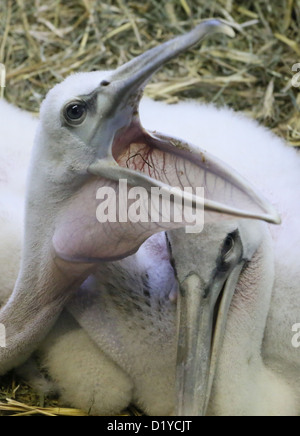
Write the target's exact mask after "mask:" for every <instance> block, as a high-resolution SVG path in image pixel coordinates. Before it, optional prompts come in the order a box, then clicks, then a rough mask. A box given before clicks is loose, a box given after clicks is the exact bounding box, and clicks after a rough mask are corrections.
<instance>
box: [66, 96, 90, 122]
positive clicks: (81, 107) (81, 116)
mask: <svg viewBox="0 0 300 436" xmlns="http://www.w3.org/2000/svg"><path fill="white" fill-rule="evenodd" d="M86 115H87V106H86V103H84V102H73V103H69V104H68V105H67V106H66V107H65V110H64V117H65V120H66V121H67V123H68V124H71V125H79V124H81V123H83V121H84V120H85V117H86Z"/></svg>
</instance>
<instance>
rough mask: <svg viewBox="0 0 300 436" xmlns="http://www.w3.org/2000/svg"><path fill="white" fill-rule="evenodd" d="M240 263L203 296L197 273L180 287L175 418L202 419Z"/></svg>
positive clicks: (240, 268) (238, 274) (213, 284)
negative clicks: (200, 417) (196, 417)
mask: <svg viewBox="0 0 300 436" xmlns="http://www.w3.org/2000/svg"><path fill="white" fill-rule="evenodd" d="M242 268H243V263H241V264H239V265H237V266H236V267H235V269H234V270H233V271H232V273H231V274H230V276H229V278H228V279H227V281H226V283H225V284H223V286H222V284H221V283H212V284H211V286H210V288H209V289H207V290H206V292H205V293H203V288H202V283H201V280H200V278H199V276H198V275H197V274H191V275H190V276H189V277H187V278H186V279H185V281H184V282H183V283H182V284H181V286H180V295H179V301H178V349H177V374H176V376H177V377H176V380H177V395H178V397H177V400H178V403H177V413H176V414H177V415H178V416H205V415H206V412H207V407H208V404H209V400H210V397H211V391H212V385H213V381H214V377H215V372H216V365H217V361H218V358H219V354H220V351H221V347H222V343H223V338H224V332H225V327H226V320H227V315H228V310H229V307H230V304H231V300H232V297H233V294H234V290H235V288H236V285H237V282H238V279H239V276H240V273H241V271H242Z"/></svg>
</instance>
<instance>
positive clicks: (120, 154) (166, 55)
mask: <svg viewBox="0 0 300 436" xmlns="http://www.w3.org/2000/svg"><path fill="white" fill-rule="evenodd" d="M217 32H221V33H225V34H227V35H229V36H233V35H234V32H233V30H232V29H231V27H229V26H228V25H227V24H225V23H223V22H221V21H219V20H207V21H204V22H202V23H201V24H200V25H199V26H197V27H196V28H195V29H194V30H192V31H191V32H189V33H187V34H186V35H183V36H179V37H177V38H175V39H174V40H172V41H169V42H166V43H164V44H162V45H160V46H159V47H157V48H154V49H152V50H150V51H148V52H146V53H144V54H143V55H141V56H139V57H138V58H136V59H134V60H132V61H131V62H129V63H127V64H125V65H124V66H122V67H120V68H119V69H117V70H116V71H115V72H113V73H112V74H111V76H110V77H108V78H107V80H105V81H104V82H102V83H101V84H100V85H99V87H98V88H97V89H96V90H95V91H94V93H93V101H96V102H97V104H96V107H98V109H99V112H100V113H101V114H100V113H99V114H98V113H97V114H96V119H97V120H98V121H97V122H95V123H94V124H93V126H92V127H91V126H89V124H86V126H85V127H83V128H82V129H81V128H78V129H77V134H78V135H79V136H80V137H81V139H82V140H85V142H86V143H88V144H89V146H91V147H93V148H94V149H95V150H96V157H95V160H94V162H92V163H91V164H90V165H89V167H88V173H89V174H90V175H91V176H92V177H91V178H90V180H89V182H88V183H86V184H85V185H84V186H83V188H82V189H81V190H80V191H79V192H78V193H77V194H76V198H73V199H71V201H70V202H69V205H68V208H65V209H64V211H63V213H62V216H61V217H60V218H59V219H58V221H57V226H56V233H55V235H54V238H53V245H54V248H55V251H56V253H57V254H58V255H59V256H60V257H61V258H63V259H64V260H67V261H77V262H85V261H87V262H95V261H97V260H99V259H100V260H115V259H119V258H121V257H124V256H126V255H130V254H133V253H134V252H136V250H137V249H138V248H139V246H140V245H141V244H142V243H143V242H144V241H145V240H146V239H147V238H148V237H150V236H151V235H153V234H154V233H157V232H161V231H165V230H169V229H173V228H179V227H183V226H185V225H191V222H190V221H187V220H185V216H182V219H181V220H180V219H179V220H178V221H176V222H174V220H173V219H169V221H168V220H165V219H161V220H158V221H157V220H154V219H152V217H151V219H149V220H148V221H147V220H145V219H144V220H141V222H135V223H134V224H135V225H134V226H133V225H132V220H130V219H129V218H128V219H127V222H126V218H125V219H124V217H123V216H121V212H120V210H117V213H116V214H115V220H110V222H109V223H101V225H99V223H97V221H96V219H95V210H96V209H97V207H98V206H99V201H98V202H97V200H96V193H97V192H99V189H100V191H101V189H102V188H107V187H109V188H112V189H113V190H114V192H116V196H117V197H114V198H113V200H112V201H114V202H115V203H116V200H117V202H119V200H120V198H122V197H124V196H126V195H127V192H126V193H125V194H124V192H122V193H121V192H120V185H119V184H118V183H119V181H120V180H126V181H127V183H128V190H129V189H130V187H138V188H139V189H140V190H141V189H142V190H143V191H144V192H145V193H146V194H147V195H146V196H145V198H146V200H145V199H144V203H145V202H147V201H148V198H150V196H149V195H148V194H151V193H153V189H159V193H160V195H161V196H165V197H168V195H169V202H170V204H172V205H174V204H175V203H177V204H183V203H184V202H185V204H188V205H190V210H191V211H195V210H198V211H200V210H202V211H203V209H204V210H205V212H206V215H205V221H206V222H207V221H211V220H212V221H214V220H218V219H220V216H221V214H226V215H227V216H228V215H231V216H239V217H245V218H253V219H260V220H265V221H267V222H270V223H280V217H279V216H278V214H277V212H276V211H275V209H274V208H273V206H272V205H271V204H270V203H269V202H268V201H267V200H266V199H264V198H263V197H262V196H261V195H260V194H259V193H258V192H257V191H256V189H255V188H253V187H252V186H251V185H250V184H249V182H247V181H246V180H245V179H244V178H243V177H242V176H240V175H239V174H237V173H236V172H235V171H234V170H233V169H232V168H230V167H229V166H227V165H226V164H225V163H223V162H221V161H220V160H218V159H217V158H215V157H214V156H212V155H210V154H209V153H207V152H205V151H204V150H201V149H199V148H196V147H194V146H192V145H191V144H188V143H186V142H184V141H182V140H180V139H177V138H171V137H167V136H165V135H162V134H159V133H156V132H155V133H154V132H152V133H151V132H148V131H146V130H145V129H144V128H143V127H142V126H141V123H140V119H139V113H138V107H139V103H140V99H141V96H142V93H143V89H144V87H145V86H146V84H147V82H148V81H149V80H150V78H151V76H152V74H153V73H154V72H155V71H157V70H158V69H159V68H160V67H161V66H162V65H164V64H165V63H166V62H168V61H169V60H170V59H173V58H174V57H176V56H178V54H180V53H181V52H183V51H184V50H187V49H188V48H189V47H192V46H193V45H194V44H196V43H197V42H198V41H200V40H201V39H203V38H204V37H205V36H207V35H210V34H213V33H217ZM100 109H101V110H100ZM87 126H89V128H87ZM183 136H184V132H183ZM198 188H204V195H200V194H199V193H198V192H199V191H197V189H198ZM101 192H102V191H101ZM201 192H203V191H201ZM139 193H140V191H139ZM170 194H172V195H170ZM100 197H101V195H100ZM149 201H151V200H149ZM119 203H120V202H119ZM83 205H84V207H83ZM110 206H111V208H113V206H112V205H110V204H107V208H108V209H109V207H110ZM127 206H128V208H129V204H128V205H127ZM125 208H126V206H125ZM146 211H149V204H147V208H146ZM146 215H147V214H146ZM158 215H159V217H160V218H161V216H162V213H161V210H160V211H159V213H158ZM190 215H191V214H190ZM74 216H76V217H78V219H77V220H76V222H75V221H74V220H73V219H72V217H74ZM112 221H114V222H112ZM120 223H121V225H120ZM194 224H195V223H194ZM74 234H76V235H78V237H76V238H74V237H71V235H74ZM96 240H97V241H101V247H100V245H98V246H95V244H93V246H91V242H90V241H96Z"/></svg>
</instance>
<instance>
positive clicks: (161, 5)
mask: <svg viewBox="0 0 300 436" xmlns="http://www.w3.org/2000/svg"><path fill="white" fill-rule="evenodd" d="M209 17H221V18H223V19H225V20H227V21H228V22H230V23H231V24H232V25H233V27H234V28H235V29H236V33H237V36H236V38H235V39H233V40H229V39H227V38H225V37H222V36H215V37H214V38H211V39H210V40H206V41H205V42H204V43H203V44H202V46H201V47H199V45H198V46H197V47H196V48H194V49H193V50H190V51H189V52H186V53H185V54H183V55H182V56H181V57H179V58H178V59H176V60H174V61H173V62H170V63H169V64H168V65H166V66H165V67H164V68H163V69H162V70H161V71H159V72H158V73H157V74H156V75H155V76H154V78H153V80H152V82H151V84H150V85H149V86H148V87H147V89H146V94H147V95H148V96H150V97H152V98H154V99H159V100H163V101H167V102H169V103H176V102H177V101H179V100H183V99H191V98H192V99H197V100H199V101H202V102H207V103H208V102H212V103H214V104H216V105H225V104H227V105H229V106H230V107H232V108H234V109H235V110H239V111H243V112H244V113H246V114H247V115H249V116H251V117H253V118H255V119H257V120H258V121H259V122H260V123H262V124H264V125H266V126H268V127H269V128H271V129H272V130H273V131H274V132H275V133H277V134H279V135H280V136H282V137H283V138H285V139H286V140H288V141H289V143H290V144H291V145H292V146H300V116H299V107H300V93H299V90H300V74H299V75H297V72H298V71H300V32H299V29H300V0H276V1H274V0H273V1H271V0H243V1H237V0H167V1H161V0H144V1H142V2H141V1H139V0H132V1H130V0H129V1H127V0H107V1H100V0H73V1H62V0H47V1H44V2H43V1H42V0H1V1H0V63H3V64H5V66H6V69H7V83H6V90H5V97H6V98H7V100H8V101H10V102H11V103H13V104H15V105H17V106H19V107H21V108H23V109H26V110H28V111H30V112H33V113H34V114H38V111H39V106H40V103H41V102H42V100H43V99H44V97H45V95H46V93H47V91H48V90H49V89H50V88H51V87H52V86H53V85H55V84H56V83H58V82H60V81H61V80H63V79H64V78H65V77H66V76H68V75H69V74H71V73H74V72H77V71H93V70H98V69H113V68H116V67H117V66H119V65H121V64H123V63H124V62H126V61H128V60H130V59H131V58H133V57H135V56H137V55H139V54H141V53H142V52H144V51H146V50H148V49H149V48H151V47H154V46H156V45H157V44H159V43H162V42H163V41H166V40H168V39H170V38H172V37H174V36H176V35H179V34H182V33H184V32H186V31H188V30H190V29H191V28H192V27H193V26H195V25H196V24H198V23H199V22H200V21H201V20H202V19H205V18H209ZM296 64H299V65H298V66H297V65H296ZM293 69H294V71H293ZM292 80H294V81H292ZM0 122H3V120H1V121H0ZM6 398H9V403H5V404H4V403H3V402H4V400H6ZM16 401H18V402H16ZM44 405H46V406H50V407H51V408H50V409H49V410H46V411H45V410H43V411H41V409H39V408H38V406H44ZM1 410H2V412H1ZM41 413H43V414H46V415H47V414H48V415H49V414H50V415H53V414H54V415H56V414H59V413H61V414H63V415H68V414H69V415H74V414H75V415H78V414H80V412H78V411H68V410H65V409H64V410H63V409H57V408H56V402H55V400H51V401H49V400H48V399H45V398H40V397H38V396H37V395H35V394H34V393H33V392H32V390H31V389H30V387H29V386H27V385H26V384H23V383H20V382H19V381H18V378H17V377H16V376H15V374H9V375H8V376H7V377H5V378H2V379H1V387H0V415H1V414H23V415H32V414H41ZM130 413H135V412H132V411H131V412H130Z"/></svg>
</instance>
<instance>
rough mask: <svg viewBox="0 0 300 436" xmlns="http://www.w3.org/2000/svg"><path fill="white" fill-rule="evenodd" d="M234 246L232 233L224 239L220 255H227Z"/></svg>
mask: <svg viewBox="0 0 300 436" xmlns="http://www.w3.org/2000/svg"><path fill="white" fill-rule="evenodd" d="M233 247H234V238H233V236H232V235H228V236H227V238H226V239H225V241H224V245H223V250H222V255H223V257H227V256H229V254H230V253H231V251H232V250H233Z"/></svg>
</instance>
